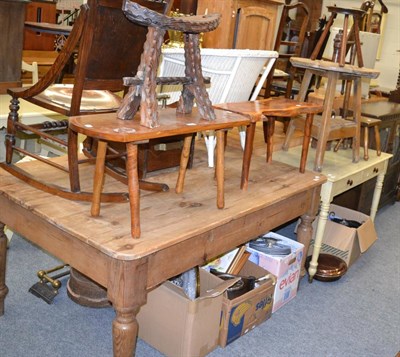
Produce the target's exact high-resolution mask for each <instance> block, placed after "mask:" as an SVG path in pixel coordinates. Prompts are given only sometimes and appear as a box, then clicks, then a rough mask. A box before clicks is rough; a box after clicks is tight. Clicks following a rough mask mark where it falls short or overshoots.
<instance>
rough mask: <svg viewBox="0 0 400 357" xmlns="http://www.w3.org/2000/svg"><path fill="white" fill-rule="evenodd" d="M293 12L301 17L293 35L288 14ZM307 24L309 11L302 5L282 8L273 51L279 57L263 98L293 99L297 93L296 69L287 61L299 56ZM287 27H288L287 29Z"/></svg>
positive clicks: (299, 3) (297, 3)
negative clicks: (298, 27)
mask: <svg viewBox="0 0 400 357" xmlns="http://www.w3.org/2000/svg"><path fill="white" fill-rule="evenodd" d="M294 12H298V13H299V15H301V16H302V22H301V25H300V29H299V30H298V31H297V32H296V33H293V31H292V29H291V28H290V22H291V18H290V13H294ZM308 22H309V10H308V7H307V6H306V5H305V4H304V3H302V2H296V3H294V4H291V5H284V6H283V10H282V15H281V20H280V22H279V27H278V32H277V34H276V40H275V45H274V51H277V52H278V53H279V57H278V59H277V60H276V62H275V64H274V67H273V69H272V70H271V72H270V73H269V75H268V77H267V81H266V84H265V92H264V98H269V97H270V96H271V95H274V96H279V95H284V96H285V97H286V98H293V95H294V94H296V93H298V91H299V84H298V83H297V84H295V78H296V68H295V67H293V66H292V65H291V63H290V61H289V59H290V57H293V56H295V57H300V56H301V54H302V49H303V46H304V43H305V38H306V31H307V25H308ZM287 25H289V26H288V27H287ZM285 30H286V31H287V32H285ZM278 72H279V73H278Z"/></svg>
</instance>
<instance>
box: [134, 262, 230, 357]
mask: <svg viewBox="0 0 400 357" xmlns="http://www.w3.org/2000/svg"><path fill="white" fill-rule="evenodd" d="M199 276H200V296H199V297H198V298H197V299H195V300H190V299H189V298H188V297H187V296H186V295H185V293H184V291H183V290H182V289H181V288H180V287H178V286H176V285H175V284H173V283H171V282H169V281H167V282H165V283H164V284H162V285H160V286H159V287H157V288H156V289H154V290H152V291H151V292H149V294H148V295H147V304H146V305H144V306H142V307H141V309H140V311H139V313H138V315H137V320H138V323H139V337H140V338H141V339H143V340H144V341H146V342H147V343H149V344H150V345H152V346H153V347H154V348H156V349H158V350H159V351H160V352H162V353H163V354H165V355H166V356H170V357H188V356H196V357H197V356H205V355H207V354H208V353H210V352H211V351H212V350H213V349H214V348H215V347H216V346H217V345H218V333H219V322H220V316H221V309H222V299H223V293H224V291H225V290H226V289H227V288H228V287H229V286H231V285H232V284H234V283H235V280H228V281H224V280H222V279H220V278H218V277H216V276H215V275H212V274H210V273H209V272H207V271H206V270H204V269H200V275H199Z"/></svg>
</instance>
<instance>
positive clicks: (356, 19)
mask: <svg viewBox="0 0 400 357" xmlns="http://www.w3.org/2000/svg"><path fill="white" fill-rule="evenodd" d="M327 8H328V11H329V12H331V13H332V15H331V16H330V17H329V20H328V22H327V24H326V25H325V29H324V31H323V33H322V35H321V37H320V39H319V40H318V42H317V44H316V46H315V48H314V50H313V52H312V53H311V56H310V59H312V60H316V59H317V56H318V53H319V51H320V50H321V47H322V45H323V43H324V42H325V40H326V38H327V36H328V35H329V33H330V28H331V27H332V25H333V22H334V20H335V19H336V17H337V15H338V14H341V15H344V21H343V38H342V41H341V45H340V49H339V54H338V61H337V62H338V63H339V66H340V67H343V66H344V65H345V63H346V62H345V58H346V53H347V51H348V49H349V45H350V44H351V42H352V41H354V44H355V48H356V53H357V63H358V66H359V67H364V62H363V58H362V52H361V42H360V28H359V24H360V22H361V19H362V17H363V16H364V15H365V11H364V10H361V9H349V8H344V7H338V6H327ZM349 16H352V17H353V26H352V28H351V29H350V31H349V33H347V32H348V25H349Z"/></svg>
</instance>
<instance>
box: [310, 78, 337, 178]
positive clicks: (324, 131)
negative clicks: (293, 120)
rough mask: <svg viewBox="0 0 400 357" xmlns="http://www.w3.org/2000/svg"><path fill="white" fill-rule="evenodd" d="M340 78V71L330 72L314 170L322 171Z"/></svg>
mask: <svg viewBox="0 0 400 357" xmlns="http://www.w3.org/2000/svg"><path fill="white" fill-rule="evenodd" d="M337 80H338V73H335V72H329V73H328V85H327V88H326V94H325V100H324V111H323V113H322V119H321V127H320V130H319V133H318V143H317V148H316V152H315V161H314V170H315V171H318V172H321V171H322V164H323V161H324V155H325V149H326V143H327V142H328V136H329V123H330V118H331V112H332V107H333V100H334V98H335V91H336V82H337Z"/></svg>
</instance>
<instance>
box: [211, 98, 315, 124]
mask: <svg viewBox="0 0 400 357" xmlns="http://www.w3.org/2000/svg"><path fill="white" fill-rule="evenodd" d="M214 108H217V109H223V110H228V111H231V112H234V113H238V114H242V115H247V116H249V117H250V118H251V120H252V121H259V120H261V119H262V118H261V117H262V116H278V117H293V116H296V115H300V114H316V113H320V112H322V110H323V106H322V105H320V104H315V103H312V102H298V101H297V100H294V99H288V98H284V97H272V98H268V99H262V100H255V101H248V102H238V103H222V104H216V105H214Z"/></svg>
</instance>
